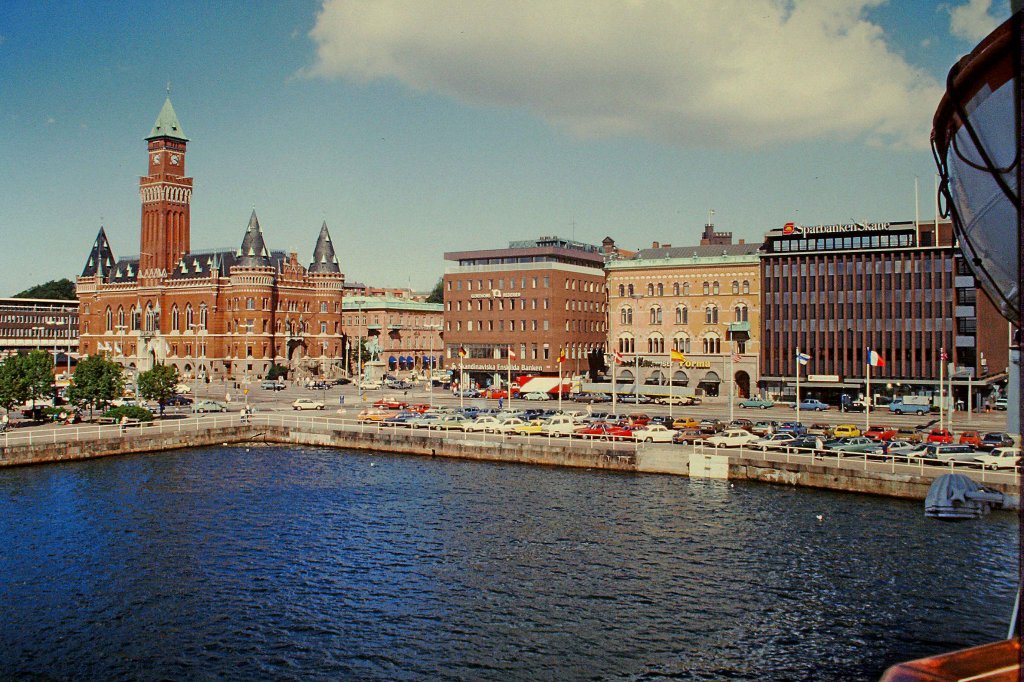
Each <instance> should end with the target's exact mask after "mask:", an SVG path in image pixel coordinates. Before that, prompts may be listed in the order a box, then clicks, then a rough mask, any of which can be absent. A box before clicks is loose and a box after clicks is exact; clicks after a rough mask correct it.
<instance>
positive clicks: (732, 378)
mask: <svg viewBox="0 0 1024 682" xmlns="http://www.w3.org/2000/svg"><path fill="white" fill-rule="evenodd" d="M729 351H730V352H729V421H730V422H732V421H733V420H734V419H736V368H735V360H733V358H734V356H735V355H736V342H735V341H733V342H732V347H731V348H730V349H729Z"/></svg>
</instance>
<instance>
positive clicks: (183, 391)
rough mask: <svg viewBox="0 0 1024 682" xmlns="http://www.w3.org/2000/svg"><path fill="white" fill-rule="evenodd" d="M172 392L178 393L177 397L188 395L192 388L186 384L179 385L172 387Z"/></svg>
mask: <svg viewBox="0 0 1024 682" xmlns="http://www.w3.org/2000/svg"><path fill="white" fill-rule="evenodd" d="M174 392H175V393H178V394H179V395H188V394H189V393H191V392H192V387H191V386H189V385H188V384H185V383H181V384H178V385H177V386H175V387H174Z"/></svg>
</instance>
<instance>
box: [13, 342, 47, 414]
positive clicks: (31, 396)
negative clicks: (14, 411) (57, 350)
mask: <svg viewBox="0 0 1024 682" xmlns="http://www.w3.org/2000/svg"><path fill="white" fill-rule="evenodd" d="M21 357H22V358H24V359H23V360H22V362H21V370H22V372H23V373H24V375H25V388H26V390H27V392H28V400H31V401H32V402H33V405H32V406H33V407H35V404H34V403H35V401H36V400H38V399H40V398H52V397H53V356H52V355H50V354H49V353H48V352H46V351H45V350H34V351H31V352H30V353H29V354H28V355H23V356H21Z"/></svg>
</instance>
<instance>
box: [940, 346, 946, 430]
mask: <svg viewBox="0 0 1024 682" xmlns="http://www.w3.org/2000/svg"><path fill="white" fill-rule="evenodd" d="M945 374H946V349H945V348H940V349H939V428H940V429H942V428H945V424H946V422H945V409H946V404H945V403H946V384H945Z"/></svg>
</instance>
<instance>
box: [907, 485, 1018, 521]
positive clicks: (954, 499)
mask: <svg viewBox="0 0 1024 682" xmlns="http://www.w3.org/2000/svg"><path fill="white" fill-rule="evenodd" d="M1002 501H1003V496H1002V494H1001V493H995V492H990V491H988V490H985V489H984V488H982V487H981V486H980V485H978V483H977V482H976V481H974V480H973V479H972V478H970V477H969V476H965V475H964V474H945V475H943V476H939V477H938V478H936V479H935V480H934V481H932V485H931V487H930V488H928V496H927V497H925V500H924V514H925V516H929V517H933V518H939V519H974V518H978V517H979V516H984V515H985V514H988V513H989V512H990V511H991V510H992V506H993V505H995V504H1002Z"/></svg>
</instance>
